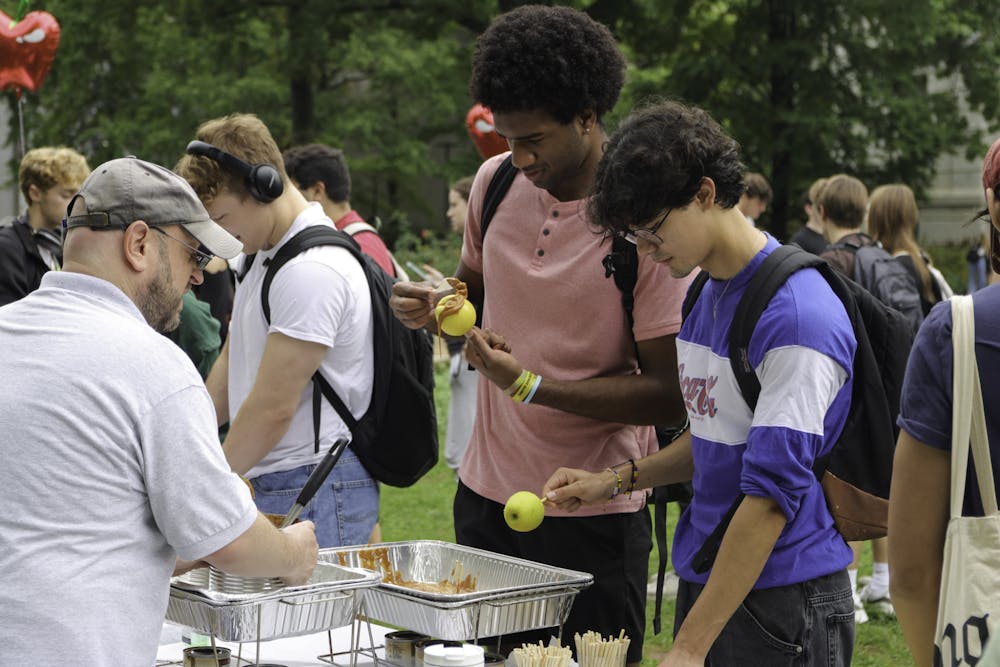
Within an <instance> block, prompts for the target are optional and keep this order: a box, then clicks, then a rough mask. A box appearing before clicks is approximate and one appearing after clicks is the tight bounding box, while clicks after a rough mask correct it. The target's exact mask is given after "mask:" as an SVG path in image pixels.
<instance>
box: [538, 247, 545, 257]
mask: <svg viewBox="0 0 1000 667" xmlns="http://www.w3.org/2000/svg"><path fill="white" fill-rule="evenodd" d="M544 254H545V251H544V250H542V249H541V248H539V249H538V256H539V257H541V256H542V255H544Z"/></svg>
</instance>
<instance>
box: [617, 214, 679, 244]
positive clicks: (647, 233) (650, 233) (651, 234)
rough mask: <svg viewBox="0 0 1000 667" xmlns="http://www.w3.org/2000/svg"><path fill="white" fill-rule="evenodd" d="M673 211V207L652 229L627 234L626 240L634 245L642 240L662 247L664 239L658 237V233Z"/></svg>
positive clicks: (646, 228)
mask: <svg viewBox="0 0 1000 667" xmlns="http://www.w3.org/2000/svg"><path fill="white" fill-rule="evenodd" d="M673 210H674V207H673V206H671V207H670V208H668V209H667V212H666V213H664V214H663V217H661V218H660V219H659V221H658V222H657V223H656V224H655V225H653V226H652V227H645V228H643V229H633V230H632V231H631V232H625V235H624V236H625V240H626V241H628V242H629V243H631V244H632V245H636V242H637V240H638V239H642V240H643V241H645V242H646V243H652V244H653V245H661V244H662V243H663V239H661V238H660V237H659V236H657V235H656V232H658V231H660V227H662V226H663V223H664V222H666V221H667V216H668V215H670V214H671V212H673Z"/></svg>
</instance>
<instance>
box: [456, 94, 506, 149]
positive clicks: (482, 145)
mask: <svg viewBox="0 0 1000 667" xmlns="http://www.w3.org/2000/svg"><path fill="white" fill-rule="evenodd" d="M465 126H466V127H467V128H468V129H469V138H470V139H472V143H474V144H475V145H476V150H478V151H479V154H480V155H481V156H482V157H483V159H484V160H485V159H486V158H489V157H493V156H494V155H499V154H500V153H503V152H505V151H507V150H509V149H508V147H507V140H506V139H504V138H503V137H501V136H500V135H499V134H497V131H496V129H495V128H494V127H493V113H492V112H490V110H489V109H487V108H486V107H484V106H483V105H482V104H476V105H475V106H473V107H472V108H471V109H469V113H468V114H466V116H465Z"/></svg>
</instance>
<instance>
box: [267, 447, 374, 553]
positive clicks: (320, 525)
mask: <svg viewBox="0 0 1000 667" xmlns="http://www.w3.org/2000/svg"><path fill="white" fill-rule="evenodd" d="M315 467H316V466H315V465H307V466H301V467H299V468H293V469H292V470H283V471H281V472H272V473H268V474H266V475H260V476H259V477H254V478H253V479H251V480H250V483H251V484H253V489H254V500H255V502H256V503H257V508H258V509H259V510H260V511H261V512H266V513H269V514H287V513H288V510H289V509H291V507H292V504H293V503H294V502H295V499H296V497H298V495H299V491H301V490H302V487H303V486H305V483H306V479H307V478H308V477H309V473H311V472H312V471H313V469H314V468H315ZM300 519H302V520H306V519H308V520H309V521H312V522H313V523H315V524H316V540H317V541H318V542H319V546H320V548H325V547H339V546H347V545H351V544H367V542H368V538H369V536H370V535H371V532H372V527H373V526H374V525H375V522H376V521H378V484H377V483H376V482H375V480H373V479H372V478H371V475H369V474H368V471H367V470H365V467H364V466H363V465H361V461H359V460H358V457H357V456H356V455H355V454H354V452H353V451H352V450H351V448H350V447H348V448H347V449H345V450H344V453H343V454H342V455H341V457H340V460H339V461H337V465H335V466H334V467H333V470H331V471H330V476H329V477H327V478H326V481H325V482H324V483H323V485H322V486H321V487H320V488H319V490H318V491H317V492H316V495H315V496H313V499H312V500H311V501H309V504H308V505H306V507H305V509H304V510H303V511H302V514H301V515H300Z"/></svg>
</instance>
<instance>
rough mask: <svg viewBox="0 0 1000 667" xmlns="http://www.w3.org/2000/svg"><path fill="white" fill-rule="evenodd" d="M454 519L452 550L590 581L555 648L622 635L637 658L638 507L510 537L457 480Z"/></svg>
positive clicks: (531, 635)
mask: <svg viewBox="0 0 1000 667" xmlns="http://www.w3.org/2000/svg"><path fill="white" fill-rule="evenodd" d="M454 513H455V537H456V538H457V541H458V543H459V544H464V545H466V546H470V547H477V548H479V549H486V550H488V551H493V552H496V553H501V554H505V555H508V556H516V557H518V558H525V559H527V560H533V561H536V562H539V563H546V564H548V565H555V566H556V567H563V568H567V569H570V570H577V571H579V572H589V573H591V574H593V575H594V583H593V585H592V586H590V587H589V588H586V589H584V590H583V591H581V592H580V593H579V594H578V595H577V596H576V599H575V600H574V602H573V607H572V609H571V610H570V614H569V618H568V619H567V620H566V623H565V624H564V625H563V632H562V643H563V645H564V646H569V647H570V648H572V649H573V650H574V655H575V652H576V647H575V646H574V644H573V635H574V634H575V633H577V632H578V633H580V634H581V635H582V634H584V633H585V632H586V631H587V630H595V631H597V632H600V633H601V634H603V635H604V636H608V635H615V636H616V637H617V636H618V632H619V630H621V629H624V630H625V634H627V635H628V636H629V639H630V640H631V641H630V643H629V647H628V662H639V661H640V660H642V643H643V635H644V632H645V629H646V615H645V610H646V577H647V574H648V566H649V550H650V524H649V511H648V510H647V509H646V508H645V507H644V508H643V509H641V510H639V511H638V512H632V513H629V514H607V515H602V516H584V517H551V516H550V517H545V520H544V521H542V525H541V526H539V527H538V528H536V529H535V530H533V531H531V532H530V533H517V532H514V531H513V530H511V529H510V528H508V527H507V524H506V523H504V520H503V505H501V504H499V503H496V502H494V501H492V500H489V499H488V498H483V497H482V496H480V495H479V494H478V493H476V492H475V491H473V490H472V489H470V488H469V487H467V486H465V485H464V484H462V483H461V482H459V483H458V490H457V491H456V492H455V505H454ZM852 604H853V603H852ZM853 608H854V607H853V606H852V607H851V609H853ZM552 634H554V633H553V632H534V631H529V632H527V633H517V635H511V636H509V637H504V638H503V642H501V646H500V651H501V652H502V653H505V654H506V650H505V649H507V648H508V646H510V647H517V646H520V645H521V644H522V643H536V642H538V641H539V640H541V641H543V642H545V644H548V637H549V636H550V635H552ZM484 643H486V644H487V645H489V644H491V643H493V642H484Z"/></svg>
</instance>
